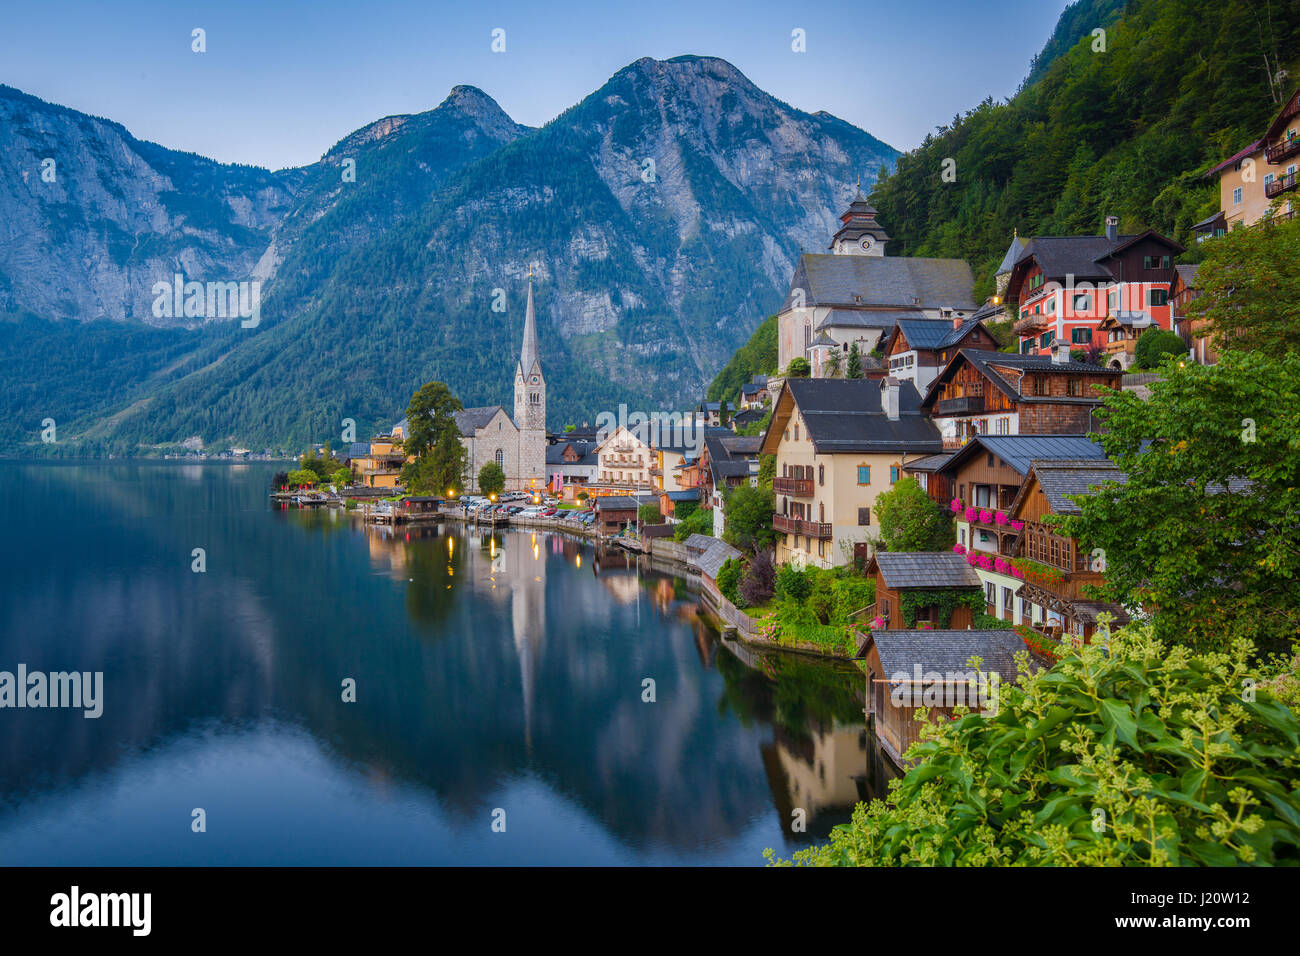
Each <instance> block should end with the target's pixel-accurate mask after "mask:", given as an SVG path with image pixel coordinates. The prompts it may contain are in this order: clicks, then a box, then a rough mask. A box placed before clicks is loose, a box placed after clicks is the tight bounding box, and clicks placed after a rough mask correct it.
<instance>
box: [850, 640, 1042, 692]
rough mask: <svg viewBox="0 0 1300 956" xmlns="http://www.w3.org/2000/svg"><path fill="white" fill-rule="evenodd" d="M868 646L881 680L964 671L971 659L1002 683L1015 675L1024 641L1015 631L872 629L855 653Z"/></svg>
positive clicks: (861, 652)
mask: <svg viewBox="0 0 1300 956" xmlns="http://www.w3.org/2000/svg"><path fill="white" fill-rule="evenodd" d="M872 644H874V645H875V647H876V653H877V654H878V655H879V656H880V666H881V667H882V669H883V670H884V674H882V675H881V676H882V677H883V678H885V679H894V678H899V679H904V680H913V679H914V676H913V675H914V674H915V672H916V669H917V668H918V667H919V668H920V670H921V672H922V673H923V674H924V673H926V672H938V673H941V674H942V673H946V672H963V673H964V672H966V671H969V670H971V666H970V665H969V664H968V663H967V661H968V660H970V658H972V657H979V658H981V659H982V660H983V662H984V664H983V669H984V670H985V671H986V672H989V673H996V674H998V675H999V676H1000V677H1001V678H1002V679H1003V680H1012V679H1014V678H1015V676H1016V660H1015V654H1016V652H1017V651H1023V650H1024V649H1025V642H1024V641H1022V640H1021V639H1020V635H1018V634H1017V633H1016V632H1015V631H1000V630H999V631H977V630H974V629H971V630H965V631H952V630H945V631H940V630H919V631H892V630H889V631H886V630H880V631H875V630H873V631H872V632H871V633H870V634H869V635H868V636H867V640H866V641H865V642H863V645H862V648H861V649H860V650H859V651H858V657H859V658H862V657H865V656H866V650H867V648H868V647H870V646H871V645H872Z"/></svg>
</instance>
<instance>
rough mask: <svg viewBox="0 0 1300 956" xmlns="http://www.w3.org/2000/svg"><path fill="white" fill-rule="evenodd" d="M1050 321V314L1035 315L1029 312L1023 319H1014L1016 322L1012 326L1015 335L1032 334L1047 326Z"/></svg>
mask: <svg viewBox="0 0 1300 956" xmlns="http://www.w3.org/2000/svg"><path fill="white" fill-rule="evenodd" d="M1051 322H1052V317H1051V316H1050V315H1035V314H1034V313H1032V312H1031V313H1029V314H1028V315H1027V316H1025V317H1024V318H1023V319H1016V324H1015V325H1013V326H1012V329H1014V330H1015V332H1016V334H1017V335H1033V334H1034V333H1037V332H1040V331H1042V330H1043V329H1045V328H1047V327H1048V325H1050V324H1051Z"/></svg>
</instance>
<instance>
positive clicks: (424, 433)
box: [402, 382, 464, 458]
mask: <svg viewBox="0 0 1300 956" xmlns="http://www.w3.org/2000/svg"><path fill="white" fill-rule="evenodd" d="M463 410H464V406H462V405H461V403H460V399H458V398H457V397H456V396H455V395H453V394H452V393H451V389H449V388H448V387H447V386H446V385H445V384H443V383H442V382H427V383H425V384H424V385H421V386H420V388H419V389H418V390H417V391H416V393H415V394H414V395H412V396H411V401H410V403H409V404H408V405H407V406H406V439H405V441H404V442H403V446H402V447H403V448H404V449H405V451H406V453H407V454H408V455H414V456H415V457H417V458H418V457H420V456H421V455H423V454H424V453H425V452H426V451H428V450H429V449H430V448H432V447H433V446H434V445H435V444H437V442H438V439H439V438H441V437H442V435H443V433H444V432H447V431H451V430H453V429H455V428H456V420H455V418H453V417H452V416H453V413H455V412H459V411H463Z"/></svg>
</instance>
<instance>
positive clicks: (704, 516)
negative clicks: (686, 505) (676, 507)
mask: <svg viewBox="0 0 1300 956" xmlns="http://www.w3.org/2000/svg"><path fill="white" fill-rule="evenodd" d="M693 534H708V535H711V534H713V512H712V511H708V510H705V509H704V508H700V509H699V510H697V511H693V512H691V513H690V514H689V515H687V516H686V519H685V520H684V521H679V522H677V524H676V525H674V527H673V540H674V541H685V540H686V539H687V538H689V537H690V536H691V535H693Z"/></svg>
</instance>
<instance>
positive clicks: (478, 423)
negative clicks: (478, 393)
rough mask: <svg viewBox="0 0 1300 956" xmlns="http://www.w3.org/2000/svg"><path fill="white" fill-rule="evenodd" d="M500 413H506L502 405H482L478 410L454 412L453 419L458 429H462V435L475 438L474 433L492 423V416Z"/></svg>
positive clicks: (468, 409) (469, 409) (470, 409)
mask: <svg viewBox="0 0 1300 956" xmlns="http://www.w3.org/2000/svg"><path fill="white" fill-rule="evenodd" d="M498 411H504V409H503V408H502V407H501V406H500V405H480V406H478V407H477V408H467V409H465V410H464V411H461V412H452V418H454V419H455V420H456V427H457V428H458V429H460V433H461V434H462V435H464V436H465V437H467V438H473V437H474V433H475V432H476V431H478V430H479V429H480V428H482V427H483V426H484V425H486V424H487V423H488V422H490V421H492V416H493V415H495V414H496V413H497V412H498Z"/></svg>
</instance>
